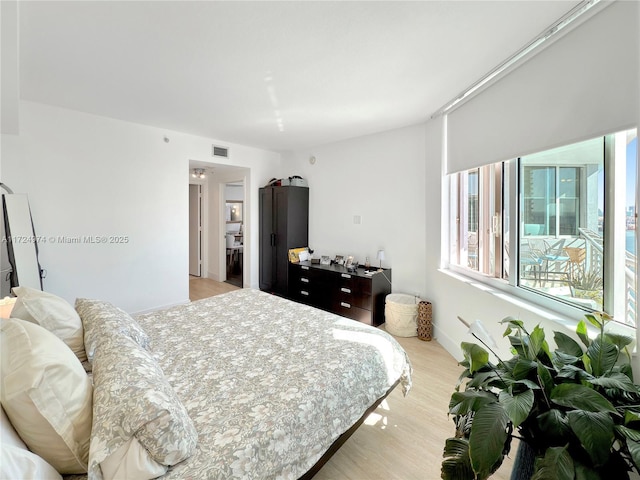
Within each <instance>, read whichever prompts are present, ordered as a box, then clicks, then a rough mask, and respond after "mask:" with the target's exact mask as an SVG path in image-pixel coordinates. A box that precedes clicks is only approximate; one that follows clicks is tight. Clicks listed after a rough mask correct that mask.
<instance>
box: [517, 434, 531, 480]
mask: <svg viewBox="0 0 640 480" xmlns="http://www.w3.org/2000/svg"><path fill="white" fill-rule="evenodd" d="M535 460H536V454H535V452H534V450H533V448H531V445H529V444H528V443H527V442H523V441H521V442H520V444H519V445H518V451H517V453H516V459H515V461H514V462H513V470H511V480H530V479H531V477H532V476H533V464H534V462H535Z"/></svg>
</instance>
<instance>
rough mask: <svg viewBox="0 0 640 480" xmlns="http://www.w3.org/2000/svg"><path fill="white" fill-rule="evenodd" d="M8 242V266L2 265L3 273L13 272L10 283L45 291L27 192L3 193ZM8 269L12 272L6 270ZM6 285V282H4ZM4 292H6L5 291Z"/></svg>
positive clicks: (6, 244)
mask: <svg viewBox="0 0 640 480" xmlns="http://www.w3.org/2000/svg"><path fill="white" fill-rule="evenodd" d="M2 210H3V213H4V229H5V231H4V234H5V237H4V238H5V242H4V246H3V249H6V257H5V253H4V252H3V254H2V257H3V260H4V258H7V259H8V265H5V264H4V261H3V265H2V272H3V275H5V276H6V275H7V273H8V274H9V275H10V286H11V287H16V286H18V285H20V286H23V287H31V288H37V289H39V290H42V278H41V276H40V264H39V263H38V245H37V243H36V240H37V237H36V235H35V231H34V229H33V223H32V221H31V209H30V208H29V200H28V198H27V196H26V195H24V194H10V195H8V194H3V195H2ZM6 269H9V270H10V273H9V272H7V273H5V270H6ZM3 288H4V284H3ZM3 293H4V292H3Z"/></svg>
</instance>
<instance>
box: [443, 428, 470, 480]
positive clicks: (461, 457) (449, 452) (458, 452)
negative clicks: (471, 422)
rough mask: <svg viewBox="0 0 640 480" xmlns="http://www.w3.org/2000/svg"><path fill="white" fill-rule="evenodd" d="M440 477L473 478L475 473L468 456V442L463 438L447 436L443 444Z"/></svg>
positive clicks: (463, 479) (453, 478) (452, 479)
mask: <svg viewBox="0 0 640 480" xmlns="http://www.w3.org/2000/svg"><path fill="white" fill-rule="evenodd" d="M443 457H444V460H443V461H442V478H443V479H445V480H467V479H468V480H473V479H474V478H475V474H474V473H473V468H471V459H470V458H469V442H468V440H467V439H465V438H447V440H446V441H445V444H444V454H443Z"/></svg>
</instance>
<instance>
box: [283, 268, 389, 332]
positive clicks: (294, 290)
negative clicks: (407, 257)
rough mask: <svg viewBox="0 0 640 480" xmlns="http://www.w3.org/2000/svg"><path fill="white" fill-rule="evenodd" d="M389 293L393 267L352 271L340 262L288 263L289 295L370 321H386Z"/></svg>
mask: <svg viewBox="0 0 640 480" xmlns="http://www.w3.org/2000/svg"><path fill="white" fill-rule="evenodd" d="M390 293H391V269H390V268H385V269H383V270H382V271H377V270H374V271H370V270H369V269H365V268H363V267H359V268H357V269H356V270H355V271H354V272H349V271H347V268H346V267H344V266H343V265H337V264H333V265H324V264H322V263H320V264H315V263H314V264H312V263H311V262H300V263H296V264H289V298H291V299H292V300H296V301H298V302H301V303H306V304H308V305H312V306H314V307H317V308H321V309H323V310H327V311H329V312H333V313H336V314H338V315H342V316H343V317H348V318H352V319H354V320H358V321H360V322H363V323H366V324H369V325H374V326H377V325H380V324H382V323H384V307H385V297H386V296H387V295H388V294H390Z"/></svg>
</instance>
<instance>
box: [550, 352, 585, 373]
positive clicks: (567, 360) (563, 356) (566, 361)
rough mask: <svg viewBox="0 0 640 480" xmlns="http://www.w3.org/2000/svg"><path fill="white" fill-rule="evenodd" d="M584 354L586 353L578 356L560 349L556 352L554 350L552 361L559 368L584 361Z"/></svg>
mask: <svg viewBox="0 0 640 480" xmlns="http://www.w3.org/2000/svg"><path fill="white" fill-rule="evenodd" d="M582 355H584V353H581V354H580V356H578V357H574V356H573V355H569V354H568V353H564V352H561V351H559V350H556V351H555V352H553V355H552V356H551V362H552V363H553V366H554V367H556V368H557V369H560V368H562V367H564V366H565V365H577V364H579V363H580V362H581V361H582Z"/></svg>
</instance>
